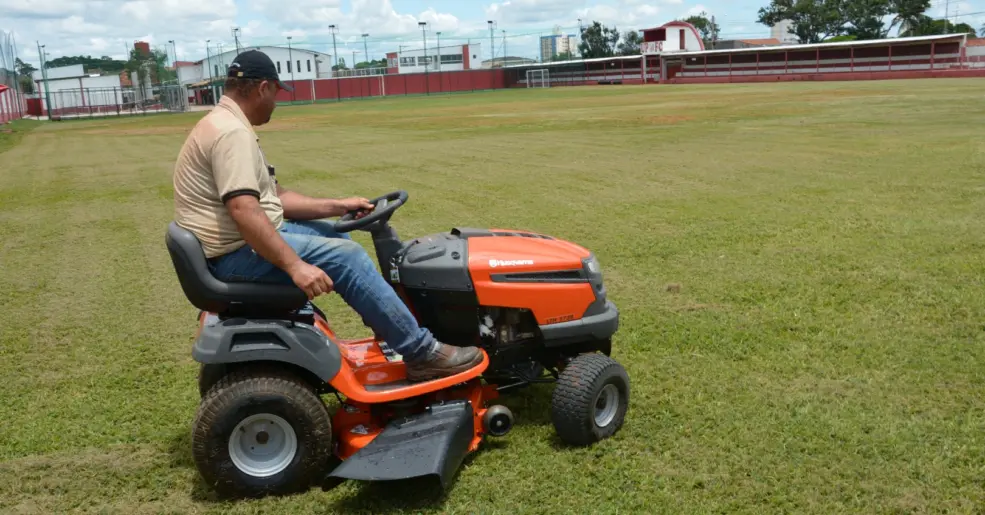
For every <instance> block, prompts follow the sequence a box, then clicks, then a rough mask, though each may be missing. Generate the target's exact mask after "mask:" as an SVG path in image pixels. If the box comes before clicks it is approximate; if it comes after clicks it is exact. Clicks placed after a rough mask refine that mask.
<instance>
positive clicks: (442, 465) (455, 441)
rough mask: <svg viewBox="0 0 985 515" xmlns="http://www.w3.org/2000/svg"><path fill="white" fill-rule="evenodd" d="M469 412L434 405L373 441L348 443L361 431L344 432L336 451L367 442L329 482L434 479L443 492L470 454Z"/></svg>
mask: <svg viewBox="0 0 985 515" xmlns="http://www.w3.org/2000/svg"><path fill="white" fill-rule="evenodd" d="M473 411H474V408H473V406H472V404H471V403H470V402H469V401H465V400H458V401H452V402H449V403H436V404H432V405H430V406H428V408H427V410H426V411H425V412H423V413H418V414H415V415H410V416H407V417H401V418H398V419H395V420H393V421H391V422H390V423H389V424H387V426H386V427H385V428H383V429H382V431H380V430H378V429H377V430H376V431H377V433H376V436H375V437H371V436H369V435H366V436H365V437H362V438H360V437H358V436H356V437H351V436H350V437H349V438H348V439H346V436H348V435H352V434H353V432H354V431H357V430H359V429H360V428H364V426H362V425H359V426H356V427H354V428H351V429H349V430H348V431H346V432H345V433H344V434H343V435H341V437H342V442H340V447H341V448H345V450H346V451H348V450H350V449H351V448H353V447H355V446H356V445H359V444H361V443H363V442H362V441H360V440H365V438H371V440H369V441H368V443H365V444H364V446H363V447H362V448H361V449H359V450H357V451H355V453H354V454H352V455H351V456H350V457H349V458H348V459H346V460H345V461H343V462H342V464H341V465H339V466H338V467H336V468H335V470H333V471H332V472H331V473H330V474H329V477H330V478H336V479H356V480H363V481H389V480H397V479H409V478H417V477H425V476H435V477H437V478H438V479H439V481H440V482H441V487H442V488H447V487H448V484H449V483H450V482H451V479H452V478H453V477H454V476H455V472H456V471H457V470H458V467H459V466H460V465H461V464H462V461H463V460H464V459H465V456H466V455H468V453H469V452H470V447H471V446H472V444H473V441H474V439H475V433H476V422H477V421H476V420H475V417H473Z"/></svg>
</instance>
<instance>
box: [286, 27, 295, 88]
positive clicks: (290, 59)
mask: <svg viewBox="0 0 985 515" xmlns="http://www.w3.org/2000/svg"><path fill="white" fill-rule="evenodd" d="M291 37H292V36H287V59H288V61H287V68H288V69H289V70H291V89H292V91H291V103H292V104H293V103H294V100H295V99H296V98H295V96H294V91H293V89H295V88H294V53H293V50H292V49H291Z"/></svg>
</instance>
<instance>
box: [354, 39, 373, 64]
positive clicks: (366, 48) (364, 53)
mask: <svg viewBox="0 0 985 515" xmlns="http://www.w3.org/2000/svg"><path fill="white" fill-rule="evenodd" d="M368 37H369V34H363V56H365V58H366V61H367V62H368V61H369V47H367V46H366V38H368ZM355 66H356V63H352V67H353V68H355Z"/></svg>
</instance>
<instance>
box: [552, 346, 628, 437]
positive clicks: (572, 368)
mask: <svg viewBox="0 0 985 515" xmlns="http://www.w3.org/2000/svg"><path fill="white" fill-rule="evenodd" d="M608 385H612V386H608ZM607 386H608V388H607ZM603 389H605V390H606V395H604V396H603V397H606V398H608V399H610V402H611V400H613V399H612V396H615V397H616V399H615V400H616V404H614V405H613V406H615V411H614V413H612V414H611V415H610V416H608V417H605V418H607V419H609V420H603V421H602V422H603V424H602V425H600V424H598V423H596V416H595V415H596V404H597V402H598V401H599V398H600V394H601V393H602V391H603ZM613 389H614V391H615V393H613V394H611V395H610V390H613ZM628 409H629V375H628V374H627V373H626V369H625V368H623V366H622V365H620V364H619V363H618V362H616V361H615V360H613V359H612V358H610V357H608V356H606V355H604V354H582V355H580V356H578V357H576V358H575V359H573V360H572V361H571V362H570V363H568V365H567V366H566V367H565V368H564V371H563V372H561V374H560V376H559V377H558V381H557V386H556V387H555V388H554V395H553V397H552V399H551V421H552V422H553V423H554V430H555V431H557V434H558V436H559V437H560V438H561V440H563V441H564V442H565V443H567V444H569V445H576V446H587V445H591V444H593V443H595V442H598V441H600V440H603V439H606V438H609V437H611V436H612V435H614V434H616V432H617V431H619V429H621V428H622V425H623V422H624V421H625V419H626V411H627V410H628Z"/></svg>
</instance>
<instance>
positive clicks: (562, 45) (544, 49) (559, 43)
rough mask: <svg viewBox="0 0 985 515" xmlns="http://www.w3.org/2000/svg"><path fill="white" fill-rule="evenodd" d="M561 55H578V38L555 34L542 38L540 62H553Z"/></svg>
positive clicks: (571, 35)
mask: <svg viewBox="0 0 985 515" xmlns="http://www.w3.org/2000/svg"><path fill="white" fill-rule="evenodd" d="M561 54H568V55H569V56H574V55H577V54H578V38H576V37H575V35H574V34H568V35H567V36H564V35H561V34H553V35H551V36H541V37H540V60H541V61H542V62H545V63H546V62H548V61H551V60H552V59H554V57H556V56H559V55H561ZM569 58H570V57H569Z"/></svg>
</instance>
